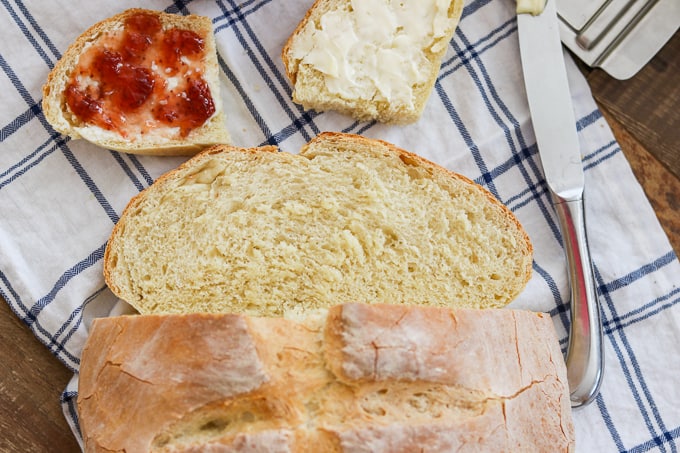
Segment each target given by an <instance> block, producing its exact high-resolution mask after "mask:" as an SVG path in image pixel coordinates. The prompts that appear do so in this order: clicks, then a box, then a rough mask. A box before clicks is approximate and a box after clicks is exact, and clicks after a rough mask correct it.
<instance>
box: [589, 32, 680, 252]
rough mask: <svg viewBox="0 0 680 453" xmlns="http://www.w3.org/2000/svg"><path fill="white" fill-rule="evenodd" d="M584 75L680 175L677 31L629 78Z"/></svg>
mask: <svg viewBox="0 0 680 453" xmlns="http://www.w3.org/2000/svg"><path fill="white" fill-rule="evenodd" d="M586 78H587V79H588V83H589V84H590V87H591V89H592V91H593V97H594V98H595V100H596V101H597V102H598V103H599V104H600V105H601V106H603V107H604V108H605V109H606V110H607V111H609V112H610V114H611V117H612V118H615V119H616V120H617V121H618V122H619V123H621V124H622V125H623V126H624V127H625V129H626V130H627V131H628V132H629V133H630V135H632V136H633V137H635V139H636V140H638V142H639V143H640V145H641V146H643V147H644V148H645V149H647V150H650V152H652V154H653V156H654V157H655V158H656V159H657V160H659V161H660V162H661V163H662V164H664V165H665V166H666V167H667V168H668V169H669V170H670V172H671V173H673V174H674V175H675V177H676V178H680V113H679V112H678V111H679V110H680V31H679V32H677V33H675V35H674V36H673V38H671V40H670V41H669V42H668V43H667V44H666V45H665V46H664V47H663V48H662V49H661V51H660V52H659V53H658V54H657V55H656V56H655V57H654V58H653V59H652V61H650V62H649V64H647V65H646V66H645V67H644V68H642V70H641V71H640V72H638V73H637V74H636V75H635V76H634V77H633V78H632V79H630V80H616V79H614V78H612V77H610V76H609V75H607V74H606V73H605V72H604V71H602V70H600V69H593V70H592V71H589V73H588V74H587V76H586ZM676 250H677V249H676Z"/></svg>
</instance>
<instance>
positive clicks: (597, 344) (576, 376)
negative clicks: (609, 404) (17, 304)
mask: <svg viewBox="0 0 680 453" xmlns="http://www.w3.org/2000/svg"><path fill="white" fill-rule="evenodd" d="M517 23H518V29H519V45H520V51H521V55H522V68H523V72H524V83H525V86H526V91H527V98H528V100H529V109H530V111H531V118H532V122H533V126H534V132H535V134H536V143H537V144H538V150H539V154H540V156H541V163H542V165H543V170H544V173H545V179H546V182H547V184H548V187H549V188H550V192H551V196H552V202H553V205H554V207H555V211H556V213H557V216H558V218H559V222H560V230H561V232H562V240H563V243H564V248H565V253H566V257H567V265H568V271H569V279H570V283H571V305H570V308H571V328H570V331H569V345H568V348H567V358H566V363H567V376H568V380H569V388H570V393H571V395H570V396H571V405H572V407H579V406H583V405H586V404H588V403H589V402H591V401H592V400H593V399H594V398H595V396H597V393H598V391H599V388H600V384H601V382H602V372H603V368H604V354H603V349H602V323H601V319H600V306H599V301H598V299H597V294H596V291H595V282H594V277H593V269H592V264H591V261H590V252H589V250H588V241H587V237H586V228H585V215H584V205H583V193H584V176H583V165H582V162H581V152H580V148H579V143H578V137H577V133H576V121H575V119H574V111H573V108H572V104H571V96H570V94H569V85H568V83H567V73H566V69H565V65H564V56H563V54H562V45H561V42H560V36H559V28H558V22H557V13H556V8H555V0H548V1H547V4H546V6H545V9H544V10H543V12H542V13H541V14H539V15H536V16H534V15H531V14H518V16H517Z"/></svg>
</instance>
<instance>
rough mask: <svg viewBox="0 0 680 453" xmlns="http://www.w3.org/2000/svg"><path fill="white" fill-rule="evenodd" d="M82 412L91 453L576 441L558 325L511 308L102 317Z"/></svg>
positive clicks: (85, 376)
mask: <svg viewBox="0 0 680 453" xmlns="http://www.w3.org/2000/svg"><path fill="white" fill-rule="evenodd" d="M78 409H79V416H80V426H81V430H82V434H83V439H84V442H85V451H88V452H96V451H102V452H103V451H150V452H179V451H182V452H193V451H195V452H198V451H234V452H246V451H248V452H252V451H267V452H290V453H298V452H324V453H332V452H372V453H380V452H386V453H387V452H390V453H391V452H410V451H422V448H423V447H427V448H426V451H428V452H447V453H448V452H452V451H457V452H475V453H477V452H520V451H531V452H550V453H555V452H569V451H573V448H574V427H573V422H572V418H571V408H570V406H569V393H568V386H567V378H566V367H565V365H564V360H563V358H562V354H561V351H560V347H559V344H558V341H557V336H556V334H555V330H554V327H553V324H552V321H551V319H550V317H549V316H547V315H544V314H539V313H532V312H529V311H517V310H509V309H503V310H496V309H490V310H466V309H458V310H451V309H442V308H433V307H415V306H408V307H407V306H394V305H367V304H348V305H343V306H334V307H332V308H331V309H330V310H329V311H328V313H324V314H319V315H318V316H315V317H312V318H309V319H306V320H304V321H301V322H296V321H292V320H286V319H282V318H257V317H247V316H244V315H233V314H186V315H148V316H127V317H114V318H102V319H97V320H95V321H94V323H93V325H92V329H91V334H90V336H89V338H88V340H87V344H86V345H85V349H84V350H83V354H82V360H81V367H80V376H79V394H78Z"/></svg>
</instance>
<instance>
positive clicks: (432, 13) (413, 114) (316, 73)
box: [282, 0, 463, 123]
mask: <svg viewBox="0 0 680 453" xmlns="http://www.w3.org/2000/svg"><path fill="white" fill-rule="evenodd" d="M462 10H463V2H462V1H460V0H426V1H423V0H398V1H397V0H360V1H357V0H318V1H317V2H316V3H314V5H313V6H312V8H311V9H310V10H309V12H308V13H307V15H306V16H305V17H304V18H303V20H302V21H301V22H300V24H299V25H298V27H297V28H296V29H295V31H294V32H293V34H292V35H291V37H290V38H289V40H288V41H287V43H286V45H285V46H284V49H283V51H282V58H283V62H284V65H285V68H286V73H287V74H288V77H289V78H290V80H291V82H292V83H293V100H294V101H295V102H297V103H299V104H302V105H303V106H304V107H305V108H306V109H314V110H317V111H325V110H337V111H340V112H342V113H345V114H348V115H351V116H354V117H355V118H357V119H359V120H378V121H381V122H386V123H410V122H413V121H416V120H417V119H418V118H419V117H420V115H421V113H422V111H423V109H424V107H425V103H426V102H427V99H428V97H429V95H430V92H431V90H432V87H433V86H434V82H435V79H436V77H437V74H438V73H439V69H440V66H441V59H442V57H443V56H444V54H445V52H446V49H447V46H448V43H449V41H450V40H451V37H452V36H453V32H454V30H455V29H456V26H457V25H458V21H459V19H460V15H461V13H462Z"/></svg>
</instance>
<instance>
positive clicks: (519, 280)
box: [104, 133, 532, 316]
mask: <svg viewBox="0 0 680 453" xmlns="http://www.w3.org/2000/svg"><path fill="white" fill-rule="evenodd" d="M531 264H532V247H531V243H530V241H529V238H528V236H527V234H526V232H525V231H524V230H523V229H522V227H521V226H520V224H519V223H518V221H517V219H516V218H515V217H514V216H513V215H512V213H511V212H510V211H509V210H508V209H507V208H506V207H505V206H503V205H502V204H501V203H500V202H499V201H497V200H496V199H495V198H494V197H493V196H492V195H491V194H490V193H489V192H488V191H486V190H485V189H483V188H482V187H481V186H479V185H477V184H475V183H473V182H472V181H470V180H469V179H467V178H465V177H463V176H461V175H457V174H454V173H452V172H450V171H448V170H446V169H444V168H442V167H440V166H438V165H436V164H434V163H432V162H429V161H427V160H425V159H423V158H421V157H419V156H417V155H415V154H412V153H409V152H407V151H404V150H402V149H399V148H397V147H395V146H393V145H391V144H389V143H386V142H383V141H379V140H372V139H368V138H365V137H361V136H358V135H352V134H340V133H323V134H321V135H319V136H318V137H316V138H315V139H313V140H312V141H311V142H310V143H308V144H307V145H306V146H305V147H304V148H303V149H302V151H301V152H300V153H299V154H289V153H286V152H277V150H276V148H274V147H263V148H252V149H242V148H235V147H229V146H217V147H213V148H210V149H208V150H206V151H204V152H203V153H201V154H199V155H197V156H194V157H193V158H192V159H190V160H188V161H187V162H185V163H184V164H182V165H181V166H180V167H179V168H177V169H175V170H173V171H171V172H170V173H168V174H166V175H164V176H162V177H161V178H159V179H158V180H157V181H156V182H155V183H154V184H153V185H152V186H150V187H149V188H148V189H147V190H145V191H144V192H141V193H140V194H139V195H137V196H136V197H135V198H133V199H132V200H131V201H130V203H129V205H128V206H127V207H126V208H125V210H124V212H123V213H122V215H121V218H120V220H119V222H118V223H117V225H116V226H115V227H114V229H113V232H112V234H111V237H110V239H109V242H108V244H107V247H106V252H105V257H104V275H105V277H106V282H107V284H108V285H109V287H110V288H111V289H112V290H113V292H114V293H115V294H116V295H117V296H118V297H119V298H121V299H123V300H125V301H126V302H128V303H129V304H131V305H132V306H133V307H135V308H136V309H137V310H138V311H139V312H140V313H143V314H146V313H184V312H199V311H203V312H235V313H249V314H254V315H265V316H297V315H305V314H307V313H309V312H310V311H312V310H315V309H318V308H325V307H328V306H329V305H333V304H337V303H346V302H354V301H375V302H384V303H395V304H412V303H415V304H418V303H428V304H432V305H438V306H446V307H448V306H451V307H500V306H504V305H506V304H507V303H509V302H510V301H511V300H513V298H514V297H515V296H516V295H517V294H518V293H519V292H520V291H521V290H522V289H523V288H524V286H525V285H526V283H527V281H528V280H529V278H530V275H531Z"/></svg>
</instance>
